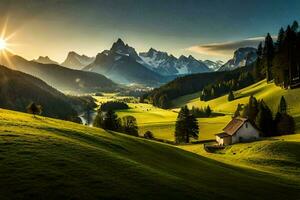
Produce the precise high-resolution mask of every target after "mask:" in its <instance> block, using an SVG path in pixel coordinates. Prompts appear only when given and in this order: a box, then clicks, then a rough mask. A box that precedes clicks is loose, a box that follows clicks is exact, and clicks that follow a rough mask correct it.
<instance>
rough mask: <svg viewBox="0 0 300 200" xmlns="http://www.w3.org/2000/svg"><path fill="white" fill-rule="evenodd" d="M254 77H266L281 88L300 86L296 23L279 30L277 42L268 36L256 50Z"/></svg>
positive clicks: (299, 42) (299, 59) (299, 40)
mask: <svg viewBox="0 0 300 200" xmlns="http://www.w3.org/2000/svg"><path fill="white" fill-rule="evenodd" d="M257 55H258V59H257V61H256V66H255V71H254V75H255V77H256V78H257V79H261V78H264V77H266V78H267V81H272V80H274V82H275V84H276V85H278V86H281V87H283V88H288V87H291V88H293V87H296V86H299V84H300V32H299V25H298V22H297V21H294V23H293V24H292V25H291V26H288V27H287V28H286V29H284V28H281V29H280V30H279V33H278V37H277V41H276V42H274V41H273V39H272V37H271V35H270V34H268V35H267V36H266V38H265V41H264V44H262V43H260V44H259V46H258V49H257Z"/></svg>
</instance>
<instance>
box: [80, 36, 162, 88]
mask: <svg viewBox="0 0 300 200" xmlns="http://www.w3.org/2000/svg"><path fill="white" fill-rule="evenodd" d="M139 61H141V59H140V57H139V56H138V54H137V53H136V51H135V50H134V49H133V48H132V47H130V46H128V45H127V44H126V45H125V43H124V42H123V41H122V40H121V39H118V41H117V42H115V43H114V44H113V45H112V47H111V49H110V50H106V51H103V52H102V53H99V54H98V55H97V56H96V59H95V61H94V62H93V63H91V64H90V65H88V66H87V67H85V68H84V69H83V70H85V71H90V72H97V73H100V74H104V75H105V76H107V77H109V78H110V79H112V80H113V81H115V82H118V83H124V84H132V83H137V84H143V85H147V86H158V85H160V84H162V83H163V82H165V78H164V77H163V76H161V75H159V74H158V73H156V72H153V71H151V70H150V69H148V68H146V67H145V66H144V65H142V64H140V63H139Z"/></svg>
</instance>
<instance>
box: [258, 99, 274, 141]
mask: <svg viewBox="0 0 300 200" xmlns="http://www.w3.org/2000/svg"><path fill="white" fill-rule="evenodd" d="M256 126H257V127H258V128H259V129H260V131H261V132H262V134H263V136H265V137H270V136H272V135H274V132H275V130H274V123H273V114H272V111H271V110H270V108H269V107H268V106H267V105H266V104H265V102H264V101H263V100H261V101H260V103H259V112H258V115H257V118H256Z"/></svg>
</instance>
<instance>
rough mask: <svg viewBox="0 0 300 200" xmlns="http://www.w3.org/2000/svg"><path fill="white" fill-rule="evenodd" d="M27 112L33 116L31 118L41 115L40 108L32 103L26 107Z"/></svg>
mask: <svg viewBox="0 0 300 200" xmlns="http://www.w3.org/2000/svg"><path fill="white" fill-rule="evenodd" d="M27 112H28V113H30V114H33V116H34V117H35V115H40V114H42V106H41V105H36V104H35V103H34V102H32V103H30V104H29V105H28V106H27Z"/></svg>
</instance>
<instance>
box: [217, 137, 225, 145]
mask: <svg viewBox="0 0 300 200" xmlns="http://www.w3.org/2000/svg"><path fill="white" fill-rule="evenodd" d="M216 141H217V143H218V144H219V145H224V140H223V138H220V137H219V136H216Z"/></svg>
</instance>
